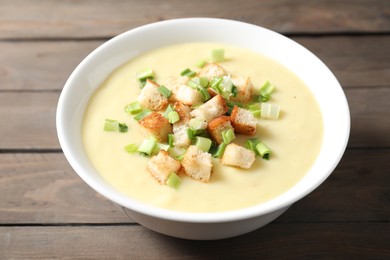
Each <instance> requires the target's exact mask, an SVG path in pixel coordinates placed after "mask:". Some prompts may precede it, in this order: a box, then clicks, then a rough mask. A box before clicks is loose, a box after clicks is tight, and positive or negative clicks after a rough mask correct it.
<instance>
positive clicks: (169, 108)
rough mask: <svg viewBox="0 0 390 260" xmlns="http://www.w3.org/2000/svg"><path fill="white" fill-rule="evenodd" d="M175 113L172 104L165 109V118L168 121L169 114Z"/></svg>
mask: <svg viewBox="0 0 390 260" xmlns="http://www.w3.org/2000/svg"><path fill="white" fill-rule="evenodd" d="M173 111H175V109H174V108H173V106H172V105H171V104H169V105H168V106H167V108H166V109H165V112H164V114H163V116H164V117H165V118H166V119H168V114H169V113H170V112H173Z"/></svg>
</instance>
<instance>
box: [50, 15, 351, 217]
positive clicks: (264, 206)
mask: <svg viewBox="0 0 390 260" xmlns="http://www.w3.org/2000/svg"><path fill="white" fill-rule="evenodd" d="M193 23H196V24H213V25H217V26H219V25H221V26H228V25H233V24H234V25H235V26H241V27H243V28H252V29H254V30H261V31H263V32H265V33H267V34H272V35H274V36H276V37H278V38H279V39H281V40H282V41H286V42H288V44H292V45H294V46H295V47H296V48H300V49H303V50H304V51H305V52H307V53H308V54H309V55H312V56H313V57H311V58H314V59H316V60H317V62H319V63H320V64H322V66H323V68H324V70H327V73H330V74H329V75H331V76H332V77H333V79H332V80H333V81H335V82H336V83H337V84H338V85H337V86H336V87H337V88H339V90H338V91H339V94H340V100H341V103H342V104H341V105H342V107H343V113H342V117H343V120H344V125H343V127H342V132H343V133H342V134H343V136H344V138H343V142H342V143H340V144H339V149H340V150H339V151H337V153H336V155H335V157H334V158H333V164H332V165H330V166H329V168H328V169H327V171H326V173H325V174H323V175H322V176H321V178H318V179H316V181H315V182H313V183H312V185H311V186H310V187H306V188H305V189H304V190H302V191H301V192H299V193H297V194H295V196H293V197H291V198H283V197H282V195H283V194H281V195H279V196H277V197H276V198H274V199H271V200H270V201H266V202H264V203H261V204H258V205H254V206H251V207H246V208H241V209H235V210H229V211H222V212H211V213H202V212H200V213H198V212H180V211H175V210H168V209H163V208H158V207H155V206H151V205H146V204H143V203H142V202H139V201H136V200H134V199H132V198H128V197H126V196H125V195H123V194H121V193H120V192H119V191H116V190H115V189H114V188H112V187H109V186H107V185H109V184H108V183H106V184H103V183H102V182H99V181H97V180H96V179H95V178H93V177H92V176H90V175H89V174H88V173H87V172H85V171H86V168H85V167H83V165H82V162H80V161H79V160H78V159H77V158H75V156H74V155H73V153H72V149H74V148H72V146H71V145H70V144H69V142H68V141H69V140H68V139H67V135H69V130H66V129H65V125H64V117H65V116H64V113H65V110H66V103H67V102H68V100H69V98H70V97H69V91H70V89H71V88H72V85H73V84H74V81H75V80H76V78H77V75H78V73H80V71H81V70H82V68H83V66H84V65H85V64H87V63H89V62H90V61H91V60H92V59H93V58H94V57H95V56H98V55H99V54H100V53H102V52H104V51H105V49H106V48H109V47H110V46H111V45H112V44H113V43H115V42H118V41H121V40H123V39H125V38H127V37H131V36H132V35H133V34H134V33H138V32H142V31H144V30H156V29H161V28H170V27H172V26H176V25H177V24H193ZM56 128H57V135H58V139H59V143H60V146H61V148H62V151H63V153H64V155H65V157H66V159H67V160H68V162H69V163H70V165H71V166H72V168H73V169H74V170H75V172H76V173H77V174H78V175H79V176H80V177H81V178H82V179H83V180H84V181H85V182H86V183H87V184H88V185H89V186H90V187H92V188H93V189H94V190H95V191H97V192H98V193H100V194H102V195H103V196H104V197H106V198H108V199H109V200H111V201H113V202H115V203H117V204H119V205H121V206H123V207H125V208H128V209H129V210H131V211H135V212H138V213H141V214H145V215H149V216H152V217H156V218H160V219H166V220H173V221H180V222H191V223H217V222H231V221H239V220H243V219H249V218H255V217H258V216H261V215H265V214H268V213H271V212H274V211H277V210H280V209H282V208H286V207H288V206H290V205H292V204H293V203H295V202H296V201H298V200H300V199H301V198H303V197H305V196H306V195H307V194H309V193H311V192H312V191H313V190H314V189H316V188H317V187H318V186H319V185H320V184H321V183H323V182H324V181H325V179H326V178H327V177H329V175H330V174H331V173H332V172H333V170H334V169H335V168H336V166H337V164H338V163H339V161H340V160H341V158H342V156H343V154H344V152H345V149H346V147H347V144H348V139H349V134H350V112H349V107H348V102H347V99H346V96H345V93H344V92H343V89H342V87H341V86H340V84H339V83H338V81H337V79H336V78H335V77H334V75H333V73H332V72H331V71H330V69H329V68H328V67H327V66H326V65H325V64H324V63H323V62H322V61H321V60H320V59H319V58H317V57H316V56H315V55H314V54H313V53H311V52H310V51H309V50H308V49H306V48H305V47H303V46H302V45H300V44H298V43H297V42H295V41H293V40H291V39H289V38H287V37H285V36H283V35H281V34H279V33H277V32H274V31H272V30H269V29H266V28H264V27H261V26H258V25H254V24H249V23H246V22H241V21H235V20H229V19H221V18H205V17H195V18H179V19H171V20H165V21H159V22H154V23H150V24H146V25H142V26H139V27H137V28H134V29H130V30H128V31H126V32H123V33H121V34H119V35H117V36H115V37H113V38H112V39H110V40H108V41H106V42H105V43H103V44H102V45H100V46H99V47H97V48H96V49H95V50H93V51H92V52H91V53H90V54H89V55H88V56H87V57H86V58H84V60H83V61H81V63H80V64H79V65H78V66H77V67H76V68H75V69H74V71H73V72H72V73H71V75H70V76H69V78H68V80H67V81H66V83H65V85H64V87H63V89H62V91H61V94H60V97H59V100H58V105H57V111H56ZM281 198H282V199H281Z"/></svg>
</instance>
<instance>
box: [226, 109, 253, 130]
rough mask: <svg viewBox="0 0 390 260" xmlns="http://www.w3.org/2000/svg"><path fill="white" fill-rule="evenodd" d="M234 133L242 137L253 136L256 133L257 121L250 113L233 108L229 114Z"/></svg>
mask: <svg viewBox="0 0 390 260" xmlns="http://www.w3.org/2000/svg"><path fill="white" fill-rule="evenodd" d="M230 122H232V125H233V128H234V132H236V133H239V134H244V135H253V134H254V133H255V132H256V125H257V119H256V118H255V117H254V116H253V114H252V112H250V111H249V110H246V109H244V108H240V107H238V106H234V107H233V110H232V113H231V114H230Z"/></svg>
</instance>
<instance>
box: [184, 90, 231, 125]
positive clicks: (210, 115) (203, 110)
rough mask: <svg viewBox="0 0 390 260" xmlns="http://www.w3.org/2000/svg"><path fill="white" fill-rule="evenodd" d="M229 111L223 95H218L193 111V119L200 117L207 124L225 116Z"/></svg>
mask: <svg viewBox="0 0 390 260" xmlns="http://www.w3.org/2000/svg"><path fill="white" fill-rule="evenodd" d="M227 111H228V107H227V105H226V102H225V100H224V99H223V97H222V96H221V95H216V96H215V97H213V98H212V99H210V100H209V101H207V102H206V103H204V104H202V105H201V106H199V107H198V108H196V109H194V110H192V111H191V116H192V117H199V118H202V119H204V120H206V122H210V121H211V120H213V119H214V118H216V117H219V116H221V115H223V114H225V113H226V112H227Z"/></svg>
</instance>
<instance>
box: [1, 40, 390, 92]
mask: <svg viewBox="0 0 390 260" xmlns="http://www.w3.org/2000/svg"><path fill="white" fill-rule="evenodd" d="M292 39H293V40H296V41H297V42H299V43H300V44H302V45H303V46H305V47H306V48H308V49H309V50H311V51H312V52H313V53H315V54H316V55H317V56H318V57H319V58H320V59H321V60H323V61H324V62H325V64H327V65H328V66H329V68H330V69H331V70H332V71H333V72H334V73H335V75H336V77H337V78H338V79H339V81H340V83H341V84H342V85H343V86H344V87H371V86H388V85H389V82H390V48H388V46H390V36H365V37H358V36H354V37H321V38H317V37H314V38H313V37H292ZM357 42H358V44H356V43H357ZM102 43H103V41H81V42H74V41H65V42H63V41H59V42H57V41H56V42H46V41H43V42H42V41H38V42H0V49H1V50H2V52H0V82H1V84H0V90H8V91H9V90H12V91H17V90H35V91H36V90H60V89H62V87H63V85H64V84H65V81H66V79H67V78H68V77H69V75H70V74H71V72H72V71H73V70H74V69H75V67H76V66H77V65H78V64H79V63H80V62H81V60H82V59H84V58H85V57H86V56H87V55H88V54H89V53H90V52H91V51H92V50H93V49H95V48H96V47H98V46H99V45H100V44H102Z"/></svg>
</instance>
